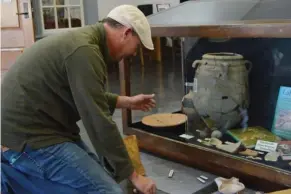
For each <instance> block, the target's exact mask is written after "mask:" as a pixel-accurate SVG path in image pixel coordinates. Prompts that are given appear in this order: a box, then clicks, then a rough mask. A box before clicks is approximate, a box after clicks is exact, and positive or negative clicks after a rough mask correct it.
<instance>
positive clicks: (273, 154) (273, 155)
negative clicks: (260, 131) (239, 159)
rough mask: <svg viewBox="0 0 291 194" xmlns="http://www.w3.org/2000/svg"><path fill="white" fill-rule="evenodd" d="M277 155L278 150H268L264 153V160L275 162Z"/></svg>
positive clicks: (278, 154)
mask: <svg viewBox="0 0 291 194" xmlns="http://www.w3.org/2000/svg"><path fill="white" fill-rule="evenodd" d="M279 156H280V153H279V152H269V153H267V154H266V155H265V161H271V162H277V161H278V157H279Z"/></svg>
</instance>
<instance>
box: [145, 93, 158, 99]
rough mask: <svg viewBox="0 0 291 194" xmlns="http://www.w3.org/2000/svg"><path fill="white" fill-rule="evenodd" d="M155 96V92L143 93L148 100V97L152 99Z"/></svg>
mask: <svg viewBox="0 0 291 194" xmlns="http://www.w3.org/2000/svg"><path fill="white" fill-rule="evenodd" d="M154 97H155V94H144V95H143V98H144V99H145V100H146V99H152V98H154Z"/></svg>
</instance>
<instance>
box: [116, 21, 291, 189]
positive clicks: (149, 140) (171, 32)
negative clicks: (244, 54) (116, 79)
mask: <svg viewBox="0 0 291 194" xmlns="http://www.w3.org/2000/svg"><path fill="white" fill-rule="evenodd" d="M151 29H152V36H153V37H171V36H173V37H209V38H225V37H227V38H291V20H251V21H236V22H232V23H225V24H220V25H203V26H172V27H168V26H167V27H166V26H152V27H151ZM119 67H120V85H121V95H126V96H130V86H131V85H130V68H129V63H128V60H123V61H121V62H120V64H119ZM181 97H182V96H181ZM122 122H123V133H124V134H125V135H133V134H134V135H136V136H137V138H138V142H139V147H140V149H141V150H145V151H148V152H150V153H153V154H156V155H158V156H161V157H165V158H167V159H170V160H173V161H177V162H180V163H182V164H185V165H189V166H192V167H195V168H197V169H201V170H204V171H208V172H210V173H213V174H216V175H218V176H223V177H233V176H234V177H237V178H239V179H240V180H241V181H242V182H243V183H245V185H246V186H247V187H250V188H254V189H259V190H261V191H265V192H269V191H274V190H279V189H284V188H287V187H291V166H290V171H285V170H282V169H279V168H274V167H271V166H267V165H263V164H261V163H258V162H255V161H251V160H249V159H244V158H239V157H237V156H234V155H231V154H227V153H223V152H219V151H216V150H213V149H211V148H205V147H202V146H197V145H192V144H187V143H183V142H179V141H175V140H172V139H169V138H166V137H163V136H158V135H155V134H152V133H148V132H146V131H143V130H141V129H137V128H132V127H130V125H131V123H132V116H131V110H127V109H124V110H122Z"/></svg>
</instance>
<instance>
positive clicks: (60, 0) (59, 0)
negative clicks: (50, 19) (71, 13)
mask: <svg viewBox="0 0 291 194" xmlns="http://www.w3.org/2000/svg"><path fill="white" fill-rule="evenodd" d="M66 2H68V1H65V0H56V5H66V4H67V3H66Z"/></svg>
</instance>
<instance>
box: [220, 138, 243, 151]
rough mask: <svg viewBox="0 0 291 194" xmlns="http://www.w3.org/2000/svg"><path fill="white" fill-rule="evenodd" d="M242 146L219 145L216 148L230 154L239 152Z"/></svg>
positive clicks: (238, 144)
mask: <svg viewBox="0 0 291 194" xmlns="http://www.w3.org/2000/svg"><path fill="white" fill-rule="evenodd" d="M240 146H241V142H240V141H239V142H237V143H233V144H221V145H217V146H216V148H218V149H220V150H224V151H226V152H229V153H235V152H237V151H238V149H239V147H240Z"/></svg>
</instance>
